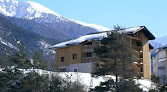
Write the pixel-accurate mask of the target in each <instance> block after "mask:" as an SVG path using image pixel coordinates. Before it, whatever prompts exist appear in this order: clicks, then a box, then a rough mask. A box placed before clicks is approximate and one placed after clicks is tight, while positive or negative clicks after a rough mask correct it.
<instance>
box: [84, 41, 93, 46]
mask: <svg viewBox="0 0 167 92" xmlns="http://www.w3.org/2000/svg"><path fill="white" fill-rule="evenodd" d="M83 45H92V42H87V43H84V44H83Z"/></svg>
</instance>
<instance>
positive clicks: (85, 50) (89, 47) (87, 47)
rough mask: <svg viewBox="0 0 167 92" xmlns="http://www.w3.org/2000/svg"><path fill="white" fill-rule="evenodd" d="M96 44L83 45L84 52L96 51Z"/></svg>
mask: <svg viewBox="0 0 167 92" xmlns="http://www.w3.org/2000/svg"><path fill="white" fill-rule="evenodd" d="M95 47H96V45H84V46H82V52H94V50H93V49H94V48H95Z"/></svg>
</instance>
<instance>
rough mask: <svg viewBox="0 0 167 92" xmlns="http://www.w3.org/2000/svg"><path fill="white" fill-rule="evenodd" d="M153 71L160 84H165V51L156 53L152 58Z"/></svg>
mask: <svg viewBox="0 0 167 92" xmlns="http://www.w3.org/2000/svg"><path fill="white" fill-rule="evenodd" d="M153 67H154V69H153V71H154V74H155V75H156V76H159V77H160V83H161V84H163V85H165V84H167V79H166V77H167V75H166V68H167V66H166V51H165V49H162V50H160V51H159V52H157V53H156V55H155V57H154V58H153Z"/></svg>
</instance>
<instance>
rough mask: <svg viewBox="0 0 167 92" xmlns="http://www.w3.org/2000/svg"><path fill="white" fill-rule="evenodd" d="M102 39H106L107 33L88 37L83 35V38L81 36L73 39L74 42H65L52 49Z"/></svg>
mask: <svg viewBox="0 0 167 92" xmlns="http://www.w3.org/2000/svg"><path fill="white" fill-rule="evenodd" d="M104 37H107V33H106V32H104V33H99V34H90V35H85V36H81V37H79V38H77V39H74V40H70V41H66V42H62V43H59V44H56V45H54V46H52V48H60V47H66V46H67V45H72V44H79V43H81V42H83V41H86V40H88V41H90V40H92V39H102V38H104Z"/></svg>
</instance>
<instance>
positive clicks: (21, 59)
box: [11, 42, 32, 69]
mask: <svg viewBox="0 0 167 92" xmlns="http://www.w3.org/2000/svg"><path fill="white" fill-rule="evenodd" d="M24 49H25V47H24V43H23V42H21V43H20V44H19V52H16V53H14V55H13V56H12V57H11V61H12V62H13V65H14V66H16V67H18V68H21V69H28V68H31V67H32V64H31V61H30V59H29V58H28V56H27V54H26V53H25V50H24Z"/></svg>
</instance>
